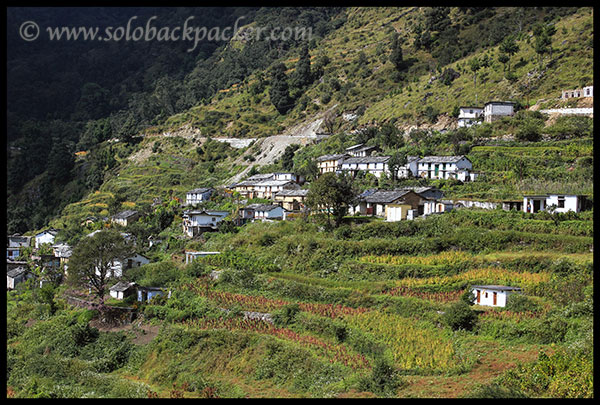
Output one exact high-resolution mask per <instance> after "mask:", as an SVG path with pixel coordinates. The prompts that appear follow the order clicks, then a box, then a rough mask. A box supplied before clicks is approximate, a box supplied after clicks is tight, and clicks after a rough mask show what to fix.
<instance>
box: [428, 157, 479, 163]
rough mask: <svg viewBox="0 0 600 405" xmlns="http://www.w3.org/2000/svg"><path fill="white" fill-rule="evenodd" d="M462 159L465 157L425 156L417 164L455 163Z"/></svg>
mask: <svg viewBox="0 0 600 405" xmlns="http://www.w3.org/2000/svg"><path fill="white" fill-rule="evenodd" d="M462 158H465V156H464V155H460V156H425V157H424V158H421V159H419V163H455V162H458V161H459V160H461V159H462ZM465 159H466V158H465ZM467 160H468V159H467Z"/></svg>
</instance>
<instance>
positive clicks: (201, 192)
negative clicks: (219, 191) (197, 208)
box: [185, 188, 214, 205]
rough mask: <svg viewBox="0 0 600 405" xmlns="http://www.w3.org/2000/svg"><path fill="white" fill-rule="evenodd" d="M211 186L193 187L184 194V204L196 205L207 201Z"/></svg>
mask: <svg viewBox="0 0 600 405" xmlns="http://www.w3.org/2000/svg"><path fill="white" fill-rule="evenodd" d="M213 191H214V190H213V189H212V188H195V189H193V190H190V191H188V192H187V193H186V194H185V205H196V204H200V203H202V202H205V201H208V200H209V199H210V196H211V194H212V193H213Z"/></svg>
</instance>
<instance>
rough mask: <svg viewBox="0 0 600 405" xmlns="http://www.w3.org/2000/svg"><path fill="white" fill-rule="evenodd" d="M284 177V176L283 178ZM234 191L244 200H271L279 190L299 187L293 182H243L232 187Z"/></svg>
mask: <svg viewBox="0 0 600 405" xmlns="http://www.w3.org/2000/svg"><path fill="white" fill-rule="evenodd" d="M283 177H285V176H283ZM233 188H234V190H235V191H237V192H238V193H240V195H241V196H242V197H244V198H266V199H271V198H273V195H274V194H275V193H278V192H279V191H281V190H293V189H298V188H300V185H299V184H298V183H296V181H293V180H285V179H284V180H275V179H266V180H251V179H248V180H244V181H242V182H239V183H237V184H235V185H234V186H233Z"/></svg>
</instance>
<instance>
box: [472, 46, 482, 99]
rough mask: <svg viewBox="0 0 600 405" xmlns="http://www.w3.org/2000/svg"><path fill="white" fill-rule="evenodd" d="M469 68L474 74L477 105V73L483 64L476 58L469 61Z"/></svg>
mask: <svg viewBox="0 0 600 405" xmlns="http://www.w3.org/2000/svg"><path fill="white" fill-rule="evenodd" d="M469 68H470V69H471V72H473V87H474V88H475V103H477V72H478V71H479V70H480V69H481V62H480V61H479V58H478V57H477V56H475V57H474V58H472V59H471V60H469Z"/></svg>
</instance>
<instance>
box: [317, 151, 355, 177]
mask: <svg viewBox="0 0 600 405" xmlns="http://www.w3.org/2000/svg"><path fill="white" fill-rule="evenodd" d="M348 157H350V155H349V154H347V153H341V154H337V155H323V156H319V157H318V158H317V166H318V167H319V174H323V173H332V172H333V173H336V172H337V171H339V170H340V168H341V166H342V162H343V161H344V159H345V158H348Z"/></svg>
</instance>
